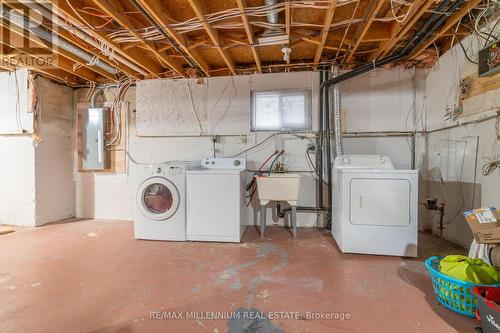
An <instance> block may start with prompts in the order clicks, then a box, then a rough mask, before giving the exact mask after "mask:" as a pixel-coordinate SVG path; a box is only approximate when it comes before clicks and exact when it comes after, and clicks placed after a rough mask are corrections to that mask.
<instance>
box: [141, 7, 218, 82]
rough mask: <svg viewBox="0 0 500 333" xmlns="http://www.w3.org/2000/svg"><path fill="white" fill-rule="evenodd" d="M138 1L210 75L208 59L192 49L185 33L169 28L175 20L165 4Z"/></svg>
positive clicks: (204, 71)
mask: <svg viewBox="0 0 500 333" xmlns="http://www.w3.org/2000/svg"><path fill="white" fill-rule="evenodd" d="M137 2H138V3H139V4H140V5H141V7H142V9H144V10H145V11H146V12H147V13H148V14H149V15H151V17H152V18H153V19H154V20H155V21H156V23H157V24H158V25H160V26H161V27H162V28H163V30H164V31H165V32H166V33H167V34H168V35H169V36H170V37H171V38H172V39H173V40H174V41H175V42H176V43H177V44H178V45H179V47H180V48H182V50H183V51H184V52H185V54H186V55H187V56H188V57H189V58H190V59H191V61H193V62H194V63H196V64H197V65H198V66H199V67H200V69H201V70H202V71H203V73H204V74H205V75H207V76H209V75H210V72H209V66H208V64H207V62H206V60H205V59H203V57H202V56H201V55H200V54H199V53H198V51H196V50H192V49H190V47H189V43H188V40H187V38H186V37H185V36H184V35H182V34H178V33H177V32H176V31H174V30H172V29H170V28H169V25H170V24H171V23H174V22H173V21H172V19H171V17H172V14H170V13H169V12H168V11H167V9H166V8H165V6H164V5H163V4H162V3H161V2H159V1H158V0H137Z"/></svg>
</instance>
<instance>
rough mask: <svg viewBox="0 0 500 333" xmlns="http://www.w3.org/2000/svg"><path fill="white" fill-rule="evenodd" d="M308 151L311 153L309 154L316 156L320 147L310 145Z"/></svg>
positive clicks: (313, 144)
mask: <svg viewBox="0 0 500 333" xmlns="http://www.w3.org/2000/svg"><path fill="white" fill-rule="evenodd" d="M307 150H308V151H309V154H316V151H317V150H318V147H317V146H316V144H315V143H308V144H307Z"/></svg>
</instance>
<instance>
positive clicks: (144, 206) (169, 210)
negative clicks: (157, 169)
mask: <svg viewBox="0 0 500 333" xmlns="http://www.w3.org/2000/svg"><path fill="white" fill-rule="evenodd" d="M179 200H180V196H179V191H178V190H177V187H175V185H174V184H173V183H172V182H171V181H169V180H167V179H165V178H162V177H153V178H149V179H147V180H146V181H144V182H143V183H142V184H141V186H139V189H138V190H137V205H138V207H139V210H140V212H141V213H142V214H143V215H144V216H145V217H147V218H148V219H150V220H154V221H164V220H167V219H169V218H170V217H172V215H174V214H175V212H176V211H177V209H178V208H179Z"/></svg>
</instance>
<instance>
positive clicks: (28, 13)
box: [0, 0, 58, 69]
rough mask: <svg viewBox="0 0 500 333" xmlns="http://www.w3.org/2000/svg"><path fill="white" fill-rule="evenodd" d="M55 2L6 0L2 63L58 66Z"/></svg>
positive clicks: (0, 35)
mask: <svg viewBox="0 0 500 333" xmlns="http://www.w3.org/2000/svg"><path fill="white" fill-rule="evenodd" d="M54 3H55V2H54V1H44V0H36V1H35V0H2V2H1V3H0V23H1V29H0V41H1V43H0V66H1V67H4V68H10V69H15V68H18V67H28V68H54V67H55V66H56V65H57V61H58V56H57V52H56V51H57V44H58V43H57V41H58V37H57V32H58V31H57V29H58V26H57V24H55V23H54V22H57V19H58V16H57V13H56V12H55V8H56V7H55V6H54Z"/></svg>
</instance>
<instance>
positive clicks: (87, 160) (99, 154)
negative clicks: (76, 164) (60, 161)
mask: <svg viewBox="0 0 500 333" xmlns="http://www.w3.org/2000/svg"><path fill="white" fill-rule="evenodd" d="M106 118H107V117H106V109H105V108H89V109H88V110H87V112H84V113H83V119H82V120H83V127H82V131H83V132H82V169H83V170H104V169H106V167H107V164H106V163H107V160H106V151H105V142H104V133H105V131H106Z"/></svg>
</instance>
